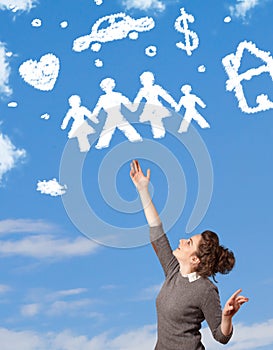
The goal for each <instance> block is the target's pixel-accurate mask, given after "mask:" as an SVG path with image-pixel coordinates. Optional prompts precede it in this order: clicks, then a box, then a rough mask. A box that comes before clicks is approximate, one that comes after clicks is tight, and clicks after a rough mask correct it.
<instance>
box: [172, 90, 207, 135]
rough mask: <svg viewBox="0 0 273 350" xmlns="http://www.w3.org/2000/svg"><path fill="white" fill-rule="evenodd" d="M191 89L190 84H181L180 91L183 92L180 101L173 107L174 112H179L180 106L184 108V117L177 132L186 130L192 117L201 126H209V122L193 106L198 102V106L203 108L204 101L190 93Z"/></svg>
mask: <svg viewBox="0 0 273 350" xmlns="http://www.w3.org/2000/svg"><path fill="white" fill-rule="evenodd" d="M191 90H192V88H191V86H190V85H183V86H182V87H181V92H183V94H184V96H182V97H181V98H180V101H179V102H178V104H177V106H176V108H175V111H176V112H179V111H180V109H181V107H182V106H183V107H184V108H185V109H186V112H185V115H184V118H183V120H182V122H181V124H180V127H179V129H178V132H179V133H182V132H187V130H188V127H189V125H190V123H191V121H192V119H193V120H195V121H196V122H197V124H198V125H199V126H200V127H201V128H209V127H210V125H209V123H208V122H207V121H206V120H205V118H204V117H202V115H201V114H200V113H199V112H198V111H197V109H196V107H195V106H196V104H198V105H199V106H200V107H202V108H205V107H206V105H205V103H204V102H203V101H202V100H201V98H199V97H198V96H196V95H194V94H192V93H191Z"/></svg>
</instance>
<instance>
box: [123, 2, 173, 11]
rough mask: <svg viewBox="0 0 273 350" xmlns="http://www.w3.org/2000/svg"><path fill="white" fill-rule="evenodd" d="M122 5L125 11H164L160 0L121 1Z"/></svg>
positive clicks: (163, 5)
mask: <svg viewBox="0 0 273 350" xmlns="http://www.w3.org/2000/svg"><path fill="white" fill-rule="evenodd" d="M123 5H124V6H125V8H126V9H127V10H130V9H133V8H135V9H139V10H144V11H147V10H151V9H153V10H158V11H164V10H165V7H166V6H165V4H164V3H163V1H160V0H123Z"/></svg>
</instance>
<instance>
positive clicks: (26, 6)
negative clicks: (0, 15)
mask: <svg viewBox="0 0 273 350" xmlns="http://www.w3.org/2000/svg"><path fill="white" fill-rule="evenodd" d="M37 3H38V0H0V10H8V11H12V12H17V11H30V10H31V9H32V8H33V7H34V6H35V5H36V4H37Z"/></svg>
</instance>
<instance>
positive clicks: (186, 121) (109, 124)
mask: <svg viewBox="0 0 273 350" xmlns="http://www.w3.org/2000/svg"><path fill="white" fill-rule="evenodd" d="M140 82H141V84H142V87H141V88H140V90H139V91H138V93H137V95H136V97H135V99H134V101H133V102H131V101H130V100H129V99H128V98H127V97H126V96H124V95H123V94H122V93H120V92H116V91H114V89H115V86H116V83H115V80H114V79H112V78H105V79H103V80H102V81H101V82H100V88H101V89H102V91H103V92H104V94H102V95H101V96H100V97H99V99H98V101H97V103H96V106H95V107H94V110H93V112H91V111H90V110H89V109H88V108H86V107H84V106H81V98H80V97H79V96H78V95H72V96H70V98H69V99H68V102H69V105H70V109H69V110H68V112H67V113H66V115H65V117H64V119H63V122H62V124H61V129H63V130H64V129H66V128H67V126H68V123H69V121H70V119H74V121H73V124H72V126H71V129H70V131H69V132H68V138H77V140H78V143H79V148H80V151H81V152H88V151H89V149H90V143H89V140H88V135H90V134H93V133H95V130H94V129H93V128H92V127H91V126H90V125H89V124H88V122H87V120H86V118H85V117H87V118H88V119H89V120H91V121H92V122H93V123H96V124H98V123H99V119H98V115H99V113H100V111H101V110H104V111H105V112H106V120H105V123H104V126H103V128H102V131H101V133H100V136H99V139H98V142H97V144H96V146H95V148H97V149H102V148H107V147H109V145H110V142H111V139H112V137H113V134H114V132H115V130H116V129H119V130H120V131H121V132H123V134H124V135H125V136H126V137H127V139H128V140H129V141H130V142H141V141H142V137H141V135H140V134H139V133H138V132H137V130H136V129H135V128H134V127H133V126H132V125H131V124H130V122H129V121H128V120H127V119H126V118H125V116H124V115H123V114H122V109H121V108H122V105H124V106H125V107H126V108H127V109H128V110H130V111H131V112H136V111H137V110H138V108H139V104H140V102H141V101H142V100H146V102H145V104H144V108H143V110H142V112H141V114H140V116H139V122H141V123H145V122H150V125H151V130H152V134H153V138H155V139H159V138H163V137H164V136H165V134H166V130H165V127H164V124H163V119H164V118H167V117H171V113H170V110H169V109H168V108H166V107H164V106H163V104H162V102H161V101H160V99H162V100H164V101H165V102H167V103H168V104H169V105H170V106H171V107H172V108H173V109H175V111H176V112H179V111H180V109H181V108H182V107H184V108H185V115H184V118H183V120H182V123H181V125H180V128H179V130H178V132H179V133H182V132H187V130H188V127H189V125H190V123H191V120H192V119H193V120H195V121H196V122H197V123H198V125H199V126H200V127H201V128H209V127H210V125H209V123H208V122H207V121H206V120H205V118H204V117H203V116H201V114H200V113H199V112H198V111H197V109H196V105H199V106H201V107H202V108H205V107H206V105H205V103H204V102H203V101H202V100H201V99H200V98H199V97H198V96H196V95H194V94H192V93H191V89H192V88H191V86H190V85H183V86H182V88H181V91H182V93H183V94H184V95H183V96H182V97H181V98H180V100H179V102H178V103H176V101H175V100H174V99H173V97H172V96H171V95H170V94H169V93H168V92H167V91H166V90H165V89H164V88H163V87H161V86H160V85H158V84H155V77H154V74H153V73H152V72H148V71H147V72H144V73H142V74H141V75H140Z"/></svg>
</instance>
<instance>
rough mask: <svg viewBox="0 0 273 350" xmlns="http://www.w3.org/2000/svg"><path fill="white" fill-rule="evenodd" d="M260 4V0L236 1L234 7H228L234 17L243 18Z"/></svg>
mask: <svg viewBox="0 0 273 350" xmlns="http://www.w3.org/2000/svg"><path fill="white" fill-rule="evenodd" d="M260 3H261V0H237V4H236V5H235V6H230V8H229V9H230V13H231V15H233V16H235V17H242V18H245V17H246V15H247V13H248V12H249V11H250V10H252V9H253V8H254V7H256V6H257V5H259V4H260Z"/></svg>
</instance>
